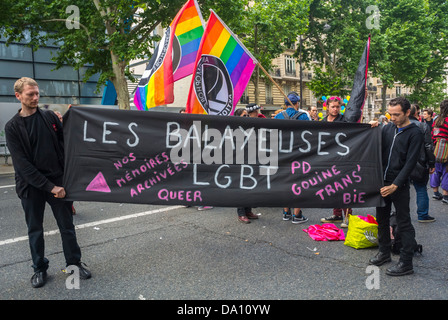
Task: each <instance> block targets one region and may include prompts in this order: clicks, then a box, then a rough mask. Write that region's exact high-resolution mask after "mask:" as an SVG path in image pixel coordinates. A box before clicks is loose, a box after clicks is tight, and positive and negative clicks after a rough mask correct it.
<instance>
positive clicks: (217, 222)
mask: <svg viewBox="0 0 448 320" xmlns="http://www.w3.org/2000/svg"><path fill="white" fill-rule="evenodd" d="M13 184H14V179H13V177H12V175H0V299H2V300H35V299H37V300H62V299H64V300H71V299H76V300H79V299H81V300H186V301H190V300H219V301H226V300H302V299H303V300H320V299H326V300H327V299H330V300H334V299H336V300H354V299H360V300H383V299H384V300H403V299H404V300H421V299H429V300H439V299H443V300H446V299H447V298H448V285H447V280H448V257H447V252H448V232H447V228H448V205H444V204H442V203H441V202H440V201H433V200H430V211H431V215H432V216H434V217H435V218H436V219H437V221H436V222H434V223H427V224H423V223H418V222H417V215H416V213H415V203H414V201H415V200H414V199H415V194H414V191H413V189H412V188H411V190H412V191H411V195H412V203H411V210H412V212H413V214H412V218H413V222H414V226H415V229H416V234H417V240H418V243H420V244H422V245H423V254H422V255H421V256H416V257H415V259H414V270H415V273H414V274H413V275H409V276H404V277H390V276H387V275H386V274H385V270H386V268H387V267H388V266H390V265H391V264H386V265H384V266H382V267H380V268H379V269H377V270H369V269H367V266H368V264H367V262H368V260H369V258H370V257H371V256H373V255H374V254H375V253H376V251H377V250H376V249H375V248H372V249H361V250H356V249H353V248H351V247H348V246H345V245H344V243H343V241H335V242H322V241H314V240H312V239H311V238H310V237H309V236H308V234H307V233H305V232H304V231H303V230H302V229H304V228H307V227H308V226H310V225H312V224H321V222H320V218H321V217H324V216H328V215H329V214H330V213H331V210H330V209H304V214H305V215H306V216H308V218H309V221H308V222H307V223H306V224H301V225H293V224H292V223H290V222H285V221H282V218H281V209H280V208H256V209H254V212H255V213H257V214H260V218H259V219H258V220H255V221H253V222H252V223H251V224H247V225H246V224H242V223H240V222H238V221H237V214H236V209H235V208H214V209H212V210H208V211H198V210H197V209H196V208H184V207H179V206H171V207H170V206H150V205H132V204H116V203H92V202H75V206H76V209H77V215H76V216H75V217H74V220H75V225H77V227H78V229H77V236H78V241H79V243H80V246H81V248H82V254H83V258H82V260H83V261H84V262H85V263H86V264H87V265H88V267H89V269H90V270H91V271H92V274H93V276H92V278H91V279H89V280H81V281H80V283H79V288H78V289H67V285H66V279H67V275H66V274H64V273H63V272H61V269H62V268H64V267H65V261H64V256H63V253H62V246H61V240H60V235H59V233H58V232H57V226H56V223H55V220H54V218H53V216H52V214H51V210H50V209H49V207H47V211H46V218H45V230H46V231H47V234H46V236H45V239H46V255H47V258H48V259H49V260H50V268H49V270H48V274H49V279H48V282H47V284H46V285H45V286H44V287H43V288H39V289H33V288H32V287H31V285H30V277H31V275H32V268H31V265H32V262H31V259H30V253H29V247H28V241H27V238H26V225H25V221H24V218H23V212H22V209H21V206H20V202H19V199H18V198H17V195H16V193H15V191H14V187H11V185H13ZM430 194H431V195H432V192H430ZM354 214H361V215H366V214H374V208H363V209H355V210H354ZM345 232H346V229H345ZM397 261H398V257H397V256H394V257H393V262H397ZM291 311H292V309H291Z"/></svg>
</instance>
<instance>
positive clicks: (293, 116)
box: [274, 92, 311, 224]
mask: <svg viewBox="0 0 448 320" xmlns="http://www.w3.org/2000/svg"><path fill="white" fill-rule="evenodd" d="M299 101H300V97H299V96H298V95H297V93H295V92H290V93H289V94H288V97H287V98H285V105H286V107H287V108H286V110H284V111H282V112H280V113H278V114H277V115H276V116H275V118H274V119H288V120H289V119H290V120H311V118H310V116H309V115H308V113H307V112H306V111H304V110H302V109H299ZM291 103H292V105H291ZM283 220H284V221H289V220H291V222H292V223H295V224H298V223H304V222H306V221H308V218H307V217H305V216H304V215H303V214H302V210H301V209H300V208H294V213H293V214H292V213H291V208H283Z"/></svg>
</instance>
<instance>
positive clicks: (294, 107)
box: [5, 77, 448, 288]
mask: <svg viewBox="0 0 448 320" xmlns="http://www.w3.org/2000/svg"><path fill="white" fill-rule="evenodd" d="M14 91H15V96H16V98H17V99H18V100H19V101H20V103H21V109H20V110H19V111H18V113H17V114H16V115H14V117H13V118H12V119H11V120H10V121H9V122H8V123H7V124H6V126H5V133H6V140H7V143H8V148H9V150H10V153H11V156H12V158H13V164H14V169H15V174H16V190H17V193H18V196H19V198H20V200H21V204H22V207H23V210H24V212H25V220H26V224H27V227H28V236H29V245H30V250H31V257H32V261H33V268H34V274H33V276H32V278H31V285H32V286H33V287H35V288H38V287H42V286H43V285H45V283H46V280H47V269H48V263H49V261H48V259H47V258H46V257H45V252H44V230H43V217H44V211H45V204H46V203H48V204H49V205H50V207H51V209H52V211H53V214H54V217H55V219H56V221H57V224H58V227H59V230H60V232H61V238H62V247H63V252H64V256H65V259H66V264H67V266H71V265H75V266H77V267H78V268H79V274H80V277H81V278H83V279H88V278H90V277H91V272H90V271H89V270H88V269H87V268H86V265H85V264H84V263H83V262H81V249H80V247H79V245H78V242H77V239H76V232H75V227H74V224H73V214H74V213H75V210H74V207H73V203H72V202H70V201H65V200H64V198H65V196H66V192H65V189H64V187H63V186H62V178H63V173H64V149H63V134H62V119H60V118H58V116H59V115H57V114H56V113H54V112H52V111H49V110H42V109H40V108H38V102H39V87H38V84H37V82H36V81H35V80H33V79H31V78H26V77H24V78H21V79H19V80H17V82H16V83H15V85H14ZM299 102H300V97H299V96H298V94H297V93H295V92H291V93H289V94H288V96H287V98H285V106H286V108H285V109H280V110H278V111H276V112H275V113H274V114H273V115H272V116H271V117H272V118H275V119H283V120H305V121H319V119H318V117H317V108H316V107H311V108H309V110H308V111H305V110H302V109H301V108H300V107H299ZM326 102H327V115H326V116H325V117H324V118H323V119H322V120H321V121H326V122H333V121H346V120H345V118H344V115H343V114H341V106H342V103H341V99H340V98H339V97H331V98H329V99H328V100H327V101H326ZM260 110H261V106H259V105H257V104H248V105H247V106H246V108H240V109H237V110H236V111H235V113H234V116H239V117H254V118H265V116H264V115H263V114H261V113H260ZM181 112H182V111H181ZM388 114H389V117H384V118H382V119H380V121H374V122H371V125H372V127H376V126H381V132H382V162H383V170H384V172H383V174H384V187H383V188H381V190H379V192H380V194H381V196H383V197H384V199H385V203H386V206H384V207H378V208H376V218H377V221H378V243H379V251H378V253H377V255H376V256H375V257H373V258H372V259H370V261H369V263H370V264H373V265H377V266H380V265H382V264H384V263H386V262H389V261H391V235H390V217H391V212H392V206H394V208H395V215H396V221H397V228H398V229H397V230H398V232H397V237H400V238H401V243H402V248H401V251H400V260H399V262H398V264H396V265H394V266H392V267H391V268H388V269H387V271H386V273H387V274H389V275H405V274H410V273H413V266H412V257H413V254H414V251H415V248H416V245H417V244H416V240H415V230H414V227H413V226H412V223H411V218H410V206H409V201H410V191H409V190H410V184H413V185H414V188H415V190H416V193H417V197H416V199H417V215H418V221H419V222H433V221H435V219H434V218H433V217H432V216H430V215H429V201H428V194H427V184H428V180H429V184H430V186H431V188H433V191H434V195H433V196H432V197H433V199H435V200H440V201H442V202H443V203H444V204H448V164H447V163H446V161H445V162H443V161H442V162H440V161H439V162H437V161H436V160H437V159H436V157H435V155H434V145H435V144H436V142H437V141H439V140H441V139H445V140H448V100H444V101H443V102H442V103H441V104H440V114H439V115H438V116H436V117H434V114H433V112H432V111H431V110H428V109H425V110H423V111H422V112H421V113H420V110H419V107H418V106H417V105H412V106H411V104H410V103H409V101H408V100H407V99H405V98H403V97H398V98H395V99H393V100H391V102H390V104H389V107H388ZM389 119H390V121H389ZM409 177H410V179H409ZM439 188H440V189H441V192H440V189H439ZM248 205H250V204H248ZM207 209H212V207H198V210H207ZM351 213H352V209H351V208H334V209H333V214H332V215H331V216H329V217H325V218H322V219H321V221H322V222H341V223H342V224H341V227H347V219H346V218H347V216H348V215H350V214H351ZM237 216H238V220H239V221H241V222H242V223H250V221H251V220H253V219H258V218H259V217H258V215H256V214H254V213H253V212H252V207H250V206H246V207H240V208H237ZM282 217H283V220H285V221H291V222H292V223H294V224H300V223H305V222H306V221H308V218H307V217H306V216H305V215H304V214H303V212H302V210H301V208H288V207H284V208H283V212H282Z"/></svg>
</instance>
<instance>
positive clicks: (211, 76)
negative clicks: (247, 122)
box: [186, 10, 258, 116]
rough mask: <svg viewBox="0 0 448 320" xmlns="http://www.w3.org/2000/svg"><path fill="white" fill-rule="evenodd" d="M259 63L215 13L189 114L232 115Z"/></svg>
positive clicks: (209, 23)
mask: <svg viewBox="0 0 448 320" xmlns="http://www.w3.org/2000/svg"><path fill="white" fill-rule="evenodd" d="M257 63H258V62H257V60H256V59H255V58H254V57H253V55H252V54H251V53H250V52H249V51H248V50H247V49H246V47H245V46H244V45H243V44H242V43H241V42H240V41H239V40H238V38H237V37H236V36H235V35H234V34H233V33H232V31H231V30H230V29H229V28H228V27H227V26H226V24H225V23H224V22H223V21H222V20H221V19H220V18H219V17H218V15H216V13H215V12H214V11H213V10H211V14H210V18H209V20H208V21H207V25H206V27H205V31H204V35H203V37H202V40H201V44H200V46H199V52H198V55H197V57H196V63H195V68H194V73H193V78H192V82H191V86H190V92H189V95H188V100H187V106H186V111H187V113H198V114H210V115H224V116H228V115H232V114H233V112H234V109H235V106H236V104H237V103H238V101H239V99H240V98H241V96H242V94H243V92H244V90H245V89H246V86H247V84H248V82H249V80H250V77H251V75H252V72H253V70H254V69H255V66H256V65H257Z"/></svg>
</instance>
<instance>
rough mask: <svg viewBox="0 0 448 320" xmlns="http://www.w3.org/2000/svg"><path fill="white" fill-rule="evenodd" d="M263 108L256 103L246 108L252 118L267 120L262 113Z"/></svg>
mask: <svg viewBox="0 0 448 320" xmlns="http://www.w3.org/2000/svg"><path fill="white" fill-rule="evenodd" d="M260 111H261V106H260V105H258V104H256V103H249V104H248V105H247V106H246V112H247V114H248V115H249V117H251V118H266V116H265V115H263V114H262V113H261V112H260Z"/></svg>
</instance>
